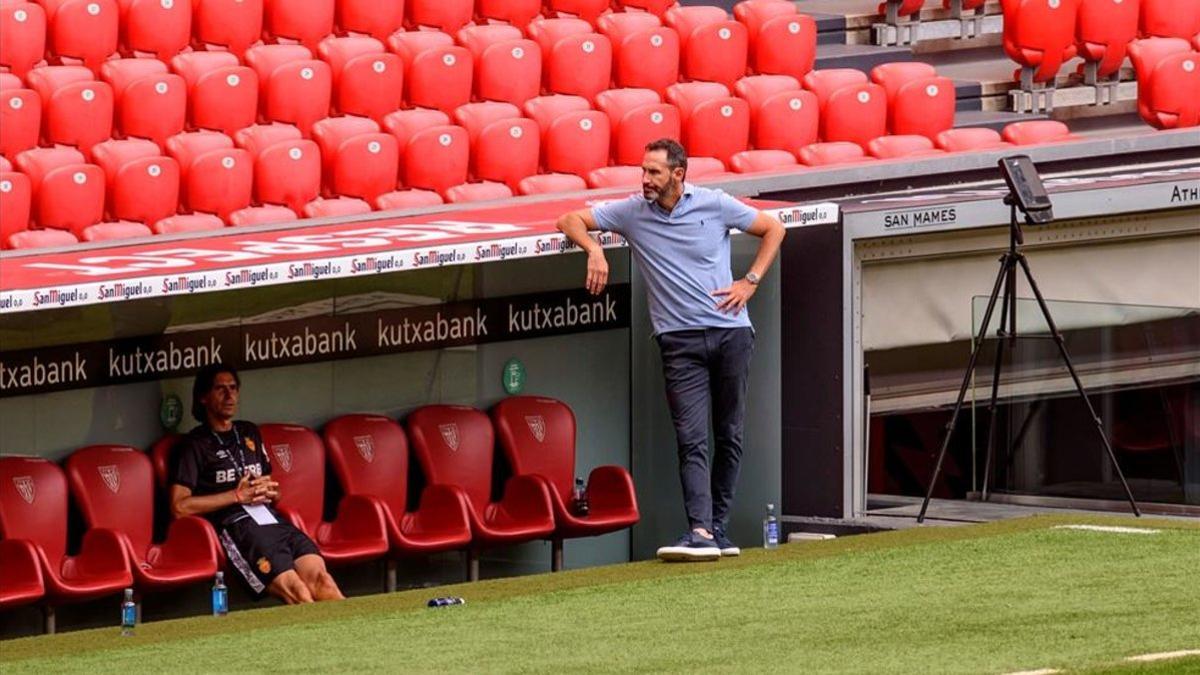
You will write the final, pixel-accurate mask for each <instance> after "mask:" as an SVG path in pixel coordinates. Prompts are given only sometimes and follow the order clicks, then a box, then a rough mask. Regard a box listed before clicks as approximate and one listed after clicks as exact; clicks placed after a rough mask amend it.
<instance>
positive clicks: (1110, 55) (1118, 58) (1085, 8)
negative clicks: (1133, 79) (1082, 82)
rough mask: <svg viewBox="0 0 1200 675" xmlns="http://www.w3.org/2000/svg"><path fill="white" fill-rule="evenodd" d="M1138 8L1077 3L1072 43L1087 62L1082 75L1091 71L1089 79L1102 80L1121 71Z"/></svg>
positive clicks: (1122, 1)
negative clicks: (1077, 17)
mask: <svg viewBox="0 0 1200 675" xmlns="http://www.w3.org/2000/svg"><path fill="white" fill-rule="evenodd" d="M1139 4H1144V3H1139V2H1138V0H1080V3H1079V20H1078V23H1077V25H1076V26H1075V39H1076V41H1077V47H1078V52H1079V55H1080V56H1081V57H1083V59H1084V61H1085V62H1086V63H1085V66H1086V68H1085V71H1084V72H1085V73H1087V72H1089V71H1090V70H1091V69H1094V72H1092V73H1091V74H1090V76H1089V77H1091V78H1093V79H1095V78H1100V79H1104V78H1108V77H1110V76H1111V75H1113V74H1114V73H1116V72H1117V71H1118V70H1120V68H1121V64H1122V63H1123V62H1124V61H1125V54H1126V51H1127V50H1126V47H1127V46H1128V44H1129V43H1130V42H1131V41H1133V40H1134V39H1135V38H1136V37H1137V31H1138V5H1139ZM1197 9H1198V10H1200V5H1197ZM1198 29H1200V28H1198Z"/></svg>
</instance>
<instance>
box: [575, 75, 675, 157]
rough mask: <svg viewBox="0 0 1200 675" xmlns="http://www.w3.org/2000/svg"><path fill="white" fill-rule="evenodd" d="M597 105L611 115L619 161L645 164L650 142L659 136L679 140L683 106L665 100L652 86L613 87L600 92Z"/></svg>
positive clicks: (614, 148)
mask: <svg viewBox="0 0 1200 675" xmlns="http://www.w3.org/2000/svg"><path fill="white" fill-rule="evenodd" d="M596 107H597V108H599V109H600V110H602V111H604V113H605V114H607V115H608V120H609V126H610V128H611V129H612V132H613V140H612V144H611V149H612V155H613V159H614V160H615V161H616V163H617V164H637V165H639V166H640V165H641V163H642V155H644V154H645V152H646V144H647V143H650V142H651V141H654V140H657V139H659V138H671V139H674V140H679V139H680V137H681V135H682V129H683V124H682V122H681V120H680V116H679V109H678V108H676V107H675V106H673V105H671V104H669V103H662V102H661V99H659V96H658V94H657V93H655V92H654V91H652V90H650V89H609V90H608V91H604V92H601V93H600V94H599V95H598V96H596Z"/></svg>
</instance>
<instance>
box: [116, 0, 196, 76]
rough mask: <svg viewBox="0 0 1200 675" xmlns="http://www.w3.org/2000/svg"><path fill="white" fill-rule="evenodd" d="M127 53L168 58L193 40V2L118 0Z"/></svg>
mask: <svg viewBox="0 0 1200 675" xmlns="http://www.w3.org/2000/svg"><path fill="white" fill-rule="evenodd" d="M118 3H119V5H120V10H121V44H122V47H123V50H124V52H125V53H126V54H136V55H139V56H154V57H155V58H157V59H160V60H162V61H166V60H167V59H169V58H171V57H172V56H175V55H176V54H178V53H179V52H181V51H183V50H184V49H185V48H186V47H187V46H188V44H189V43H190V42H191V40H192V3H191V2H188V1H186V0H180V1H176V0H118Z"/></svg>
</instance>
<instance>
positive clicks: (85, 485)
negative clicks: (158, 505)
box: [66, 445, 154, 555]
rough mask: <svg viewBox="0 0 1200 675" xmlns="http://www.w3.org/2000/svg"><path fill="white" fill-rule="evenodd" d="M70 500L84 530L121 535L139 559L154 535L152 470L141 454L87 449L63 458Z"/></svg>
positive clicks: (121, 449) (127, 449) (118, 448)
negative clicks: (83, 524)
mask: <svg viewBox="0 0 1200 675" xmlns="http://www.w3.org/2000/svg"><path fill="white" fill-rule="evenodd" d="M66 468H67V480H68V481H69V483H70V485H71V496H72V497H73V498H74V499H75V503H76V504H78V505H79V511H80V513H82V514H83V519H84V522H86V523H87V525H88V527H102V528H108V529H110V530H116V531H118V532H123V533H124V534H125V535H126V536H128V537H129V542H130V543H131V544H132V545H133V550H134V551H136V552H137V554H138V555H144V554H145V552H146V549H147V548H149V546H150V544H151V541H152V537H153V532H154V469H153V466H152V464H151V462H150V458H149V457H147V456H146V455H145V454H144V453H142V452H139V451H137V450H135V449H133V448H131V447H128V446H123V445H92V446H88V447H86V448H81V449H79V450H76V451H75V452H73V453H72V454H71V456H70V457H69V458H67V465H66Z"/></svg>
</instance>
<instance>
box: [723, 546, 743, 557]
mask: <svg viewBox="0 0 1200 675" xmlns="http://www.w3.org/2000/svg"><path fill="white" fill-rule="evenodd" d="M741 554H742V549H740V548H738V547H736V546H730V547H729V548H723V549H721V557H722V558H735V557H737V556H739V555H741Z"/></svg>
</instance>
